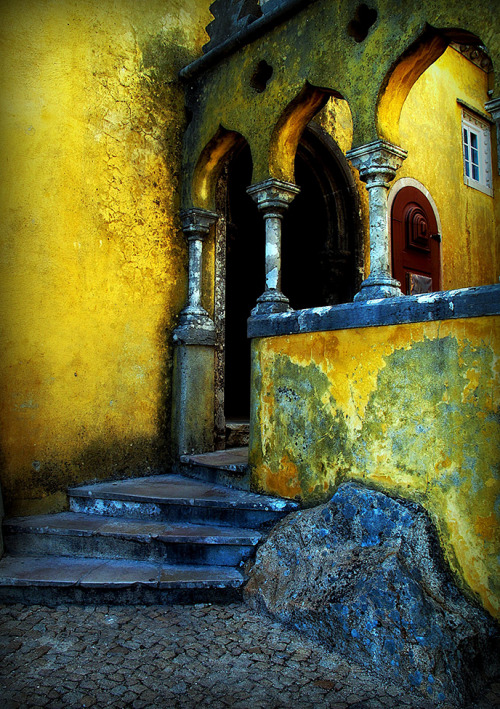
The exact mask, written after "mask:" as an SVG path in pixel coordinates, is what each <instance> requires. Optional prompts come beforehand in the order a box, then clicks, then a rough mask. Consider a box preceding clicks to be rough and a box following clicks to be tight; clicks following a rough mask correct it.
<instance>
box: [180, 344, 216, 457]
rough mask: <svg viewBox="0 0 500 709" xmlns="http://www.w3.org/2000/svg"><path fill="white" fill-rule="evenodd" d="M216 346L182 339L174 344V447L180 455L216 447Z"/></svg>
mask: <svg viewBox="0 0 500 709" xmlns="http://www.w3.org/2000/svg"><path fill="white" fill-rule="evenodd" d="M214 368H215V349H214V348H213V347H206V346H196V345H195V346H193V345H192V344H191V343H183V342H178V343H177V346H176V347H175V348H174V369H173V386H172V419H171V423H172V448H173V454H174V456H175V457H176V458H178V457H179V456H181V455H186V454H187V455H192V454H193V453H206V452H207V451H211V450H213V447H214V405H215V404H214V396H215V394H214Z"/></svg>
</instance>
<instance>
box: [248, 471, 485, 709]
mask: <svg viewBox="0 0 500 709" xmlns="http://www.w3.org/2000/svg"><path fill="white" fill-rule="evenodd" d="M249 577H250V578H249V581H248V583H247V586H246V590H245V593H246V599H247V602H248V603H249V604H250V605H251V606H252V607H254V608H256V609H258V610H261V611H262V610H264V611H265V612H267V613H269V614H271V615H273V616H274V617H276V618H278V619H280V620H281V621H283V622H285V623H287V624H290V625H293V626H295V627H296V628H297V629H299V630H301V631H304V632H306V633H307V634H309V635H312V636H314V637H316V638H317V639H319V640H321V641H322V642H325V643H326V644H327V645H328V646H329V647H332V648H334V649H336V650H337V651H339V652H341V653H343V654H345V655H347V657H350V658H352V659H353V660H355V661H356V662H360V663H363V664H365V665H366V666H369V667H371V668H374V667H375V668H376V669H377V670H378V671H379V672H381V673H384V674H386V675H387V676H389V677H390V678H392V679H394V680H396V681H398V682H400V683H402V684H404V685H406V686H407V687H409V688H412V689H414V690H418V691H420V692H422V693H423V694H424V695H425V696H427V697H428V698H429V699H432V700H433V701H437V702H441V701H445V700H446V701H448V702H452V703H453V702H455V703H458V704H461V705H463V702H465V701H467V700H469V699H471V698H472V696H473V695H474V694H475V692H477V691H478V690H479V685H480V683H481V680H482V678H483V677H484V676H485V674H486V671H487V670H493V668H492V667H491V665H492V663H493V662H494V658H495V657H498V653H495V648H498V644H497V632H496V630H497V628H496V625H495V623H494V622H493V621H492V619H491V617H490V616H489V615H488V614H487V613H486V612H485V611H483V610H482V609H481V608H479V607H478V606H477V605H475V604H474V603H473V602H472V601H471V600H469V599H467V598H466V597H465V596H464V595H463V594H462V593H461V592H460V591H459V589H458V588H457V586H456V585H455V583H454V581H453V579H452V576H451V574H450V572H449V570H448V567H447V566H446V564H445V562H444V559H443V556H442V553H441V549H440V546H439V542H438V539H437V535H436V532H435V529H434V527H433V525H432V523H431V521H430V519H429V517H428V516H427V513H426V512H425V510H424V509H423V508H422V507H420V506H419V505H416V504H413V503H410V502H406V501H403V500H395V499H392V498H390V497H388V496H387V495H384V494H383V493H380V492H376V491H374V490H370V489H368V488H365V487H362V486H360V485H356V484H353V483H347V484H344V485H341V486H340V487H339V489H338V491H337V493H336V494H335V495H334V496H333V498H332V499H331V500H330V502H328V503H327V504H324V505H320V506H319V507H315V508H313V509H309V510H302V511H300V512H296V513H293V514H291V515H289V516H288V517H286V518H285V519H284V520H283V521H282V522H280V523H279V524H278V525H277V526H276V527H275V528H274V529H273V531H272V532H271V534H270V535H269V537H268V538H267V540H266V541H265V543H264V544H263V545H262V546H261V547H260V549H259V550H258V552H257V556H256V559H255V561H254V562H253V566H252V567H251V568H250V569H249Z"/></svg>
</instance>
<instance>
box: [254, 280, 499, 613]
mask: <svg viewBox="0 0 500 709" xmlns="http://www.w3.org/2000/svg"><path fill="white" fill-rule="evenodd" d="M499 306H500V286H487V287H484V288H474V289H464V290H461V291H450V292H447V293H438V294H432V295H426V296H415V297H407V298H395V299H388V300H386V301H371V302H368V303H361V304H357V303H356V304H355V303H352V304H348V305H343V306H337V307H333V308H318V309H311V310H309V311H299V312H295V313H289V314H285V315H282V314H280V315H273V316H268V317H261V318H252V319H251V320H250V321H249V335H250V336H251V337H253V338H254V339H253V342H252V352H253V355H252V397H253V398H252V414H251V416H252V419H251V448H250V463H251V466H252V482H253V486H254V488H255V489H258V490H262V491H265V492H268V493H273V494H277V495H281V496H284V497H288V498H294V497H297V498H299V499H301V500H302V501H303V502H304V503H306V504H309V505H313V504H317V503H319V502H321V501H324V500H326V499H328V498H330V497H331V496H332V494H333V492H334V490H335V489H336V487H337V486H338V485H339V483H340V482H342V481H344V480H361V481H363V482H364V483H365V484H367V485H369V486H372V487H376V488H378V489H381V490H383V491H385V492H388V493H389V494H393V495H397V496H401V497H405V498H409V499H412V500H415V501H418V502H420V503H422V504H423V505H424V506H425V507H426V509H427V510H428V512H429V513H430V515H431V517H432V518H433V520H434V522H435V523H436V526H437V528H438V532H439V534H440V539H441V542H442V546H443V549H444V551H445V554H446V556H447V558H448V560H449V562H450V565H451V567H452V569H453V571H454V572H455V573H456V574H457V576H458V577H459V579H461V580H462V581H463V582H465V585H466V587H468V588H469V589H472V590H473V591H474V593H475V594H477V595H478V596H479V597H480V599H481V601H482V602H483V604H484V606H485V607H486V608H487V609H488V610H489V611H490V612H491V613H492V614H493V615H495V616H496V617H498V616H499V614H500V594H499V589H498V581H497V579H498V562H497V558H498V554H499V553H500V544H499V537H498V528H499V527H498V504H497V509H496V511H495V503H496V501H497V499H498V494H499V468H498V464H499V460H500V424H499V419H498V409H499V402H500V395H499V389H500V376H499V369H500V363H499V353H500V342H499V340H500V333H499V322H500V320H499V317H498V312H499V310H500V307H499Z"/></svg>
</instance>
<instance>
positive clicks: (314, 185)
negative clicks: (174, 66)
mask: <svg viewBox="0 0 500 709" xmlns="http://www.w3.org/2000/svg"><path fill="white" fill-rule="evenodd" d="M251 178H252V160H251V154H250V149H249V147H248V146H245V147H244V148H242V149H241V150H240V151H239V152H238V153H237V154H235V155H234V156H233V157H232V159H231V161H230V163H229V164H228V169H227V202H226V207H225V216H226V313H225V386H224V414H225V417H226V419H231V420H235V419H236V420H248V417H249V411H250V343H249V341H248V340H247V337H246V321H247V318H248V317H249V315H250V312H251V310H252V308H253V307H254V306H255V303H256V300H257V298H258V296H259V295H261V293H262V292H263V290H264V254H265V235H264V220H263V218H262V216H261V215H260V214H259V212H258V210H257V207H256V206H255V204H254V202H253V200H252V199H251V198H250V197H249V196H248V195H247V193H246V188H247V187H248V186H249V185H250V183H251ZM295 180H296V183H297V184H298V185H299V186H300V188H301V193H300V195H298V196H297V197H296V199H295V200H294V202H292V204H291V206H290V207H289V210H288V212H287V214H286V216H285V219H284V222H283V237H282V288H283V293H285V295H286V296H287V297H288V298H289V299H290V305H291V307H292V308H294V309H302V308H309V307H315V306H322V305H335V304H337V303H345V302H349V301H350V300H352V298H353V296H354V294H355V293H356V291H357V290H359V285H360V282H361V268H360V266H361V263H360V261H361V238H360V233H361V232H360V227H359V209H358V203H357V195H356V192H355V187H354V183H353V180H352V176H351V175H350V172H349V168H348V166H347V163H346V161H345V158H344V156H343V155H342V153H341V152H340V150H339V149H338V148H337V147H336V146H335V144H334V143H333V141H332V144H331V145H329V144H326V143H325V142H324V138H323V137H321V136H319V135H318V134H317V130H316V129H315V128H308V129H306V131H305V132H304V135H303V137H302V140H301V143H300V145H299V148H298V151H297V157H296V162H295Z"/></svg>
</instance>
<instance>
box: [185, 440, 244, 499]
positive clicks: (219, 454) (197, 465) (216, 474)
mask: <svg viewBox="0 0 500 709" xmlns="http://www.w3.org/2000/svg"><path fill="white" fill-rule="evenodd" d="M176 470H177V472H179V473H181V474H182V475H187V476H188V477H190V478H195V479H197V480H203V481H205V482H209V483H216V484H218V485H225V486H227V487H231V488H234V489H236V490H247V491H248V490H249V489H250V466H249V465H248V446H242V447H239V448H227V449H226V450H224V451H214V452H213V453H201V454H198V455H182V456H181V458H180V462H179V463H178V464H177V467H176Z"/></svg>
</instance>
